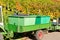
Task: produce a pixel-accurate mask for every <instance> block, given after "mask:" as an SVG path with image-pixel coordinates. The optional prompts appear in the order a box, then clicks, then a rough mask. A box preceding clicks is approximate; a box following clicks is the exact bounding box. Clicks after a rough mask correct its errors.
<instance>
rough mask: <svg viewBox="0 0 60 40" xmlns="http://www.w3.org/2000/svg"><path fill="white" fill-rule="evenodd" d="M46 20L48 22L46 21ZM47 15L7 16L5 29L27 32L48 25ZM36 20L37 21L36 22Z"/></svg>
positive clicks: (48, 18) (47, 26)
mask: <svg viewBox="0 0 60 40" xmlns="http://www.w3.org/2000/svg"><path fill="white" fill-rule="evenodd" d="M47 21H48V22H47ZM49 21H50V17H49V16H38V17H37V16H36V15H34V16H32V15H31V16H9V17H8V24H7V25H5V29H6V30H8V31H13V32H19V33H22V32H28V31H34V30H38V29H44V28H49V27H50V22H49ZM36 22H39V23H38V24H37V23H36Z"/></svg>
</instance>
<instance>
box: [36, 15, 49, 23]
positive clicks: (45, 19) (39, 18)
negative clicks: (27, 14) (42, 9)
mask: <svg viewBox="0 0 60 40" xmlns="http://www.w3.org/2000/svg"><path fill="white" fill-rule="evenodd" d="M49 21H50V17H49V16H37V17H36V24H45V23H49Z"/></svg>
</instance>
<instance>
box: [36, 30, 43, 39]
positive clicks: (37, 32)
mask: <svg viewBox="0 0 60 40" xmlns="http://www.w3.org/2000/svg"><path fill="white" fill-rule="evenodd" d="M39 32H41V33H42V35H40V34H39ZM39 35H40V36H41V38H39V37H38V36H39ZM43 36H44V33H43V31H42V30H38V31H36V33H35V38H36V39H37V40H41V39H42V38H43Z"/></svg>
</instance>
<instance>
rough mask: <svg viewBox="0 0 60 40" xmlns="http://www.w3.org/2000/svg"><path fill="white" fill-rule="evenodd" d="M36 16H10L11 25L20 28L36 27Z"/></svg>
mask: <svg viewBox="0 0 60 40" xmlns="http://www.w3.org/2000/svg"><path fill="white" fill-rule="evenodd" d="M35 19H36V15H30V16H9V18H8V20H9V24H12V25H19V26H29V25H35Z"/></svg>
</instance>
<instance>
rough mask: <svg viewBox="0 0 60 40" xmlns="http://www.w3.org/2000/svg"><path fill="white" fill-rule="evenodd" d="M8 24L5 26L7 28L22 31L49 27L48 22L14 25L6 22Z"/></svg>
mask: <svg viewBox="0 0 60 40" xmlns="http://www.w3.org/2000/svg"><path fill="white" fill-rule="evenodd" d="M8 25H9V26H7V28H8V30H9V31H13V32H19V33H22V32H28V31H33V30H38V29H44V28H49V26H50V23H48V24H39V25H31V26H15V25H11V24H8Z"/></svg>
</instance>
